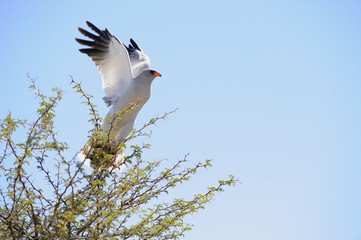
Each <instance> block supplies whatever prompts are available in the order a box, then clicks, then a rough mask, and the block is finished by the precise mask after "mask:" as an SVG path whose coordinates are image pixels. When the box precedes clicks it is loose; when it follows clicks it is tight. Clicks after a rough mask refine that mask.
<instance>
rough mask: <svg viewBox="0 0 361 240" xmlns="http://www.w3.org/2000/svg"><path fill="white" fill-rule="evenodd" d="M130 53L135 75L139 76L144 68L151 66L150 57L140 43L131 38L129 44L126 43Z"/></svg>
mask: <svg viewBox="0 0 361 240" xmlns="http://www.w3.org/2000/svg"><path fill="white" fill-rule="evenodd" d="M124 46H125V47H126V48H127V50H128V53H129V58H130V63H131V66H132V72H133V76H134V77H136V76H138V75H139V74H140V73H141V72H142V71H143V70H144V69H147V68H149V67H150V59H149V57H148V56H147V55H145V54H144V52H143V51H142V49H141V48H140V47H139V46H138V44H137V43H136V42H135V41H134V40H133V39H132V38H131V39H130V44H129V45H128V46H126V45H124Z"/></svg>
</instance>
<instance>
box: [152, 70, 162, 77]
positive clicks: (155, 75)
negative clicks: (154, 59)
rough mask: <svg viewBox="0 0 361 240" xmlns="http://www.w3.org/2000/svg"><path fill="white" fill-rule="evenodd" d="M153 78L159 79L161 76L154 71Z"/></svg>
mask: <svg viewBox="0 0 361 240" xmlns="http://www.w3.org/2000/svg"><path fill="white" fill-rule="evenodd" d="M153 76H154V77H161V76H162V74H160V73H159V72H157V71H154V73H153Z"/></svg>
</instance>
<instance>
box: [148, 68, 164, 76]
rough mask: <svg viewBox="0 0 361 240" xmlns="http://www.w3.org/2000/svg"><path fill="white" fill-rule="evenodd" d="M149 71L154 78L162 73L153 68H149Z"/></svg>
mask: <svg viewBox="0 0 361 240" xmlns="http://www.w3.org/2000/svg"><path fill="white" fill-rule="evenodd" d="M149 72H150V74H151V75H152V76H154V78H156V77H161V76H162V74H160V73H159V72H157V71H156V70H153V69H149Z"/></svg>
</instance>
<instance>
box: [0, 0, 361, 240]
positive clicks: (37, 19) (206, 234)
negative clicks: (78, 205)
mask: <svg viewBox="0 0 361 240" xmlns="http://www.w3.org/2000/svg"><path fill="white" fill-rule="evenodd" d="M122 2H124V1H106V2H105V1H104V2H102V3H95V2H88V1H76V2H75V1H61V2H58V3H50V1H49V2H45V1H43V2H41V1H38V2H30V1H27V2H25V1H16V0H15V1H1V3H0V27H1V37H0V46H2V51H1V59H2V60H1V65H0V72H1V74H2V88H1V89H0V93H1V94H0V95H1V100H0V114H1V117H4V116H5V114H6V113H8V111H12V113H13V115H15V116H18V117H23V118H31V117H33V116H34V113H33V112H34V109H35V106H36V105H35V101H34V97H33V96H32V93H31V92H30V90H29V89H28V85H29V84H28V81H27V80H26V74H27V73H29V74H30V76H33V77H38V85H39V86H40V87H41V88H42V89H44V91H48V90H49V89H51V88H52V87H55V86H60V87H61V88H62V89H63V90H64V91H65V95H64V100H63V101H62V103H61V104H60V105H59V108H58V112H57V122H56V126H57V128H58V130H59V134H60V136H61V137H62V138H63V139H64V140H65V141H67V142H69V144H70V146H71V151H72V152H71V153H70V154H74V153H75V152H76V151H78V150H79V149H80V148H81V147H82V145H83V144H84V142H85V141H86V138H87V131H88V129H89V128H90V125H89V123H88V122H87V119H88V114H87V111H86V109H84V107H82V106H81V104H79V102H80V99H79V96H78V95H76V94H75V93H74V92H73V90H72V89H71V86H70V85H69V82H70V77H69V75H71V76H72V77H73V78H74V79H75V80H76V81H81V82H82V83H83V85H84V88H85V89H86V90H87V91H88V92H89V93H91V94H93V95H94V97H95V101H96V103H97V105H98V107H99V111H100V112H101V114H103V115H104V114H105V113H106V111H107V108H106V106H105V105H104V104H103V102H102V100H101V98H102V96H103V92H102V89H101V82H100V76H99V74H98V73H97V71H96V68H95V67H94V65H93V63H92V62H91V61H90V59H89V58H88V57H86V56H85V55H83V54H81V53H79V52H78V48H79V46H78V44H77V43H76V42H75V41H74V38H75V37H80V34H79V33H78V32H77V27H79V26H81V27H85V21H86V20H89V21H91V22H93V23H94V24H95V25H97V26H98V27H99V28H105V27H107V28H108V29H109V30H110V31H111V33H112V34H114V35H116V36H117V37H118V38H119V39H121V40H122V41H125V42H127V41H128V39H129V38H130V37H133V38H134V39H135V40H136V41H137V42H138V44H139V45H140V46H141V47H142V48H143V49H144V51H145V52H146V53H147V54H148V55H149V56H150V57H151V60H152V67H153V68H155V69H157V70H159V71H160V72H161V73H162V75H163V77H162V78H158V79H156V80H155V82H154V83H153V86H152V97H151V99H150V100H149V102H148V103H147V104H146V105H145V107H144V108H143V110H142V111H141V113H140V115H139V117H138V119H137V124H136V126H141V125H142V124H143V123H144V122H146V121H147V120H148V119H150V118H151V117H153V116H155V115H157V114H161V113H163V112H164V111H170V110H173V109H175V108H179V111H177V113H175V114H173V115H172V116H170V117H169V118H168V119H167V120H166V121H165V122H161V123H159V124H158V127H155V128H153V129H152V130H153V136H152V138H151V139H150V140H149V141H150V142H151V143H152V145H153V147H152V149H151V150H150V151H149V152H147V153H146V154H145V157H147V158H149V160H152V159H165V158H167V159H170V160H176V159H179V158H182V156H183V155H184V154H186V153H190V154H191V155H190V156H191V160H192V161H194V162H197V161H200V160H204V159H209V158H210V159H213V160H214V167H213V168H212V169H210V170H209V171H206V172H202V173H201V174H200V175H199V176H197V177H196V178H195V179H194V181H193V182H192V184H188V185H185V186H183V187H182V188H181V190H180V191H181V193H182V194H184V195H188V194H192V193H196V192H198V191H202V190H203V189H204V187H205V186H209V185H211V184H212V183H215V182H216V181H217V180H218V179H221V178H224V177H225V176H227V175H228V174H233V175H235V176H236V177H238V178H239V179H240V180H241V181H242V184H241V185H239V186H237V187H235V188H230V189H227V191H226V192H225V193H223V194H220V195H218V196H217V197H216V200H215V201H213V202H212V203H211V204H210V205H209V206H208V207H207V208H206V209H205V210H204V211H201V212H200V213H199V214H196V215H193V216H191V217H189V218H188V220H189V222H191V223H193V224H194V225H195V226H194V230H193V231H192V232H190V233H188V234H187V235H186V237H185V239H214V240H216V239H247V240H263V239H265V240H266V239H267V240H289V239H293V240H301V239H308V240H319V239H328V240H344V239H350V240H356V239H358V240H359V239H361V227H360V226H361V204H360V202H361V174H360V172H361V161H360V160H361V135H360V133H361V107H360V103H361V94H360V91H361V44H360V43H361V30H360V24H361V17H360V16H361V15H360V14H359V13H360V11H361V4H360V3H359V1H347V0H346V1H260V0H255V1H235V0H234V1H197V2H196V3H195V1H179V2H174V1H172V2H170V1H152V2H151V1H138V2H137V3H130V2H129V3H122ZM147 141H148V140H147Z"/></svg>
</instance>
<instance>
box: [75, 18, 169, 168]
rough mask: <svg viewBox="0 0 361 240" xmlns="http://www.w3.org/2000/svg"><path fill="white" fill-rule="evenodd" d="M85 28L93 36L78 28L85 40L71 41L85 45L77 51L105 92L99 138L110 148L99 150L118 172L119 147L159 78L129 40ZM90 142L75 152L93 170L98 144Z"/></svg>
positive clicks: (120, 165) (121, 149) (121, 161)
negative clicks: (94, 70) (94, 71)
mask: <svg viewBox="0 0 361 240" xmlns="http://www.w3.org/2000/svg"><path fill="white" fill-rule="evenodd" d="M86 25H87V26H88V27H89V28H90V29H91V30H92V31H93V33H91V32H89V31H87V30H85V29H83V28H81V27H79V28H78V30H79V32H80V33H81V34H82V35H84V36H85V37H87V38H88V39H87V40H85V39H80V38H75V40H76V41H77V42H78V43H79V44H81V45H84V46H86V48H81V49H79V51H80V52H81V53H84V54H86V55H88V56H89V57H90V58H91V59H92V61H93V62H94V63H95V66H96V67H97V69H98V71H99V73H100V75H101V79H102V87H103V90H104V92H105V96H104V97H103V100H104V102H105V104H106V106H107V107H109V108H110V109H109V112H108V113H107V115H106V116H105V118H104V119H103V122H102V124H101V126H100V135H101V137H103V138H105V139H106V141H107V143H109V144H110V147H109V146H108V147H105V148H104V147H101V150H102V151H107V154H110V155H111V159H112V160H111V163H110V164H111V166H106V167H108V168H109V169H110V168H118V169H121V168H123V167H124V146H121V145H122V143H123V142H124V141H125V140H126V138H127V137H128V136H129V134H130V133H131V131H132V129H133V126H134V122H135V119H136V117H137V115H138V113H139V111H140V110H141V109H142V107H143V106H144V104H145V103H146V102H147V101H148V100H149V98H150V94H151V84H152V82H153V80H154V79H155V78H156V77H161V76H162V75H161V74H160V73H159V72H158V71H156V70H154V69H151V68H150V58H149V57H148V56H147V55H146V54H144V52H143V50H142V49H141V48H140V47H139V45H138V44H137V43H136V42H135V41H134V40H133V39H132V38H131V39H130V43H129V45H128V46H127V45H125V44H124V43H123V42H121V41H120V40H119V39H118V38H116V37H115V36H114V35H112V34H111V33H110V32H109V31H108V29H107V28H105V29H104V30H100V29H99V28H97V27H96V26H95V25H94V24H92V23H91V22H89V21H86ZM94 142H96V141H95V140H94V138H92V137H91V138H90V139H89V140H88V142H87V143H86V144H85V146H84V147H83V148H82V150H81V152H80V153H79V159H80V160H83V161H85V162H86V164H90V165H91V166H93V167H95V166H99V165H100V166H101V165H102V164H101V163H97V164H95V162H96V159H95V158H96V157H94V152H95V150H96V149H97V148H99V146H98V145H102V144H99V143H98V145H97V144H95V143H94ZM109 144H108V145H109ZM107 164H109V163H107Z"/></svg>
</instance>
